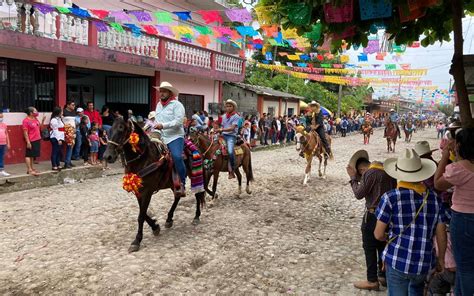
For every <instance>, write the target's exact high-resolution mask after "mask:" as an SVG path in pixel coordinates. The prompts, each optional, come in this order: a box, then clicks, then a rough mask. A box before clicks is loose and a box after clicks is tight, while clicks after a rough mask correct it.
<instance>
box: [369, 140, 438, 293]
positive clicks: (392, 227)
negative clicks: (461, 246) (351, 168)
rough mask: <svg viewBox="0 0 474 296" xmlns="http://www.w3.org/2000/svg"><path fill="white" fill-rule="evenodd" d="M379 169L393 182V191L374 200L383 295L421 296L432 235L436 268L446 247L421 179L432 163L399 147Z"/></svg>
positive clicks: (433, 167) (431, 196)
mask: <svg viewBox="0 0 474 296" xmlns="http://www.w3.org/2000/svg"><path fill="white" fill-rule="evenodd" d="M383 168H384V170H385V171H386V172H387V174H388V175H390V176H391V177H393V178H395V179H397V180H398V185H397V189H393V190H390V191H388V192H386V193H384V194H383V195H382V197H381V198H380V203H379V205H378V208H377V211H376V216H377V220H378V221H377V225H376V226H375V231H374V235H375V237H376V238H377V239H378V240H381V241H387V247H386V248H385V251H384V253H383V260H384V263H385V272H386V274H387V282H388V294H389V295H395V294H403V295H408V294H409V293H410V294H413V295H423V290H424V286H425V279H426V276H427V275H428V273H429V272H430V271H431V269H432V268H433V266H434V265H435V262H434V260H433V258H434V254H433V249H434V246H433V237H434V235H435V234H436V240H437V243H438V253H437V255H438V259H437V263H438V264H439V266H440V267H441V269H444V258H445V252H446V246H447V235H446V224H445V223H446V222H447V217H446V215H445V209H444V207H443V205H442V202H441V199H440V198H439V197H438V196H437V195H436V193H434V192H433V191H432V190H430V189H429V188H427V187H426V186H425V185H424V184H423V183H422V181H424V180H426V179H428V178H430V177H431V176H433V174H434V173H435V171H436V163H434V162H433V161H432V160H430V159H422V158H420V157H419V156H418V154H417V153H416V152H415V150H413V149H404V151H402V153H401V154H400V156H399V157H398V158H390V159H387V160H385V162H384V165H383ZM387 230H388V237H387V236H386V234H385V233H386V231H387ZM409 291H410V292H409Z"/></svg>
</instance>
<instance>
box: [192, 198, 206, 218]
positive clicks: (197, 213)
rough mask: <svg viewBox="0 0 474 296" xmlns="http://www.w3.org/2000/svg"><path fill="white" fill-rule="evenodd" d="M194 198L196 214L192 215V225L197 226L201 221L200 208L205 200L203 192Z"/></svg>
mask: <svg viewBox="0 0 474 296" xmlns="http://www.w3.org/2000/svg"><path fill="white" fill-rule="evenodd" d="M195 196H196V214H195V215H194V219H193V225H198V224H199V222H201V220H200V219H199V217H201V206H204V204H205V202H206V200H205V192H199V193H196V194H195Z"/></svg>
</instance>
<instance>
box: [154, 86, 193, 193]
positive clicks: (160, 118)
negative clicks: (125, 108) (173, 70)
mask: <svg viewBox="0 0 474 296" xmlns="http://www.w3.org/2000/svg"><path fill="white" fill-rule="evenodd" d="M154 88H155V89H157V90H159V92H160V101H159V102H158V104H157V105H156V111H155V122H156V124H155V126H154V128H155V129H157V130H160V131H161V139H162V140H163V142H164V143H165V144H166V145H167V146H168V149H169V151H170V153H171V157H172V159H173V164H174V167H175V170H176V172H177V173H178V174H179V178H180V180H181V187H180V190H179V191H178V194H179V195H180V196H181V197H184V196H186V193H185V184H186V166H185V164H184V160H183V151H184V127H183V123H184V116H185V110H184V106H183V104H181V102H180V101H178V100H177V98H176V97H177V96H178V94H179V92H178V90H177V89H176V88H174V87H173V86H172V85H171V84H170V83H169V82H162V83H161V85H160V86H159V87H156V86H154Z"/></svg>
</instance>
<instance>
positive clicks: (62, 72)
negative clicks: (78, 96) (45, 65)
mask: <svg viewBox="0 0 474 296" xmlns="http://www.w3.org/2000/svg"><path fill="white" fill-rule="evenodd" d="M66 69H67V66H66V59H65V58H58V59H57V63H56V85H55V104H56V106H59V107H64V105H66V96H67V90H66V83H67V82H66V81H67V78H66Z"/></svg>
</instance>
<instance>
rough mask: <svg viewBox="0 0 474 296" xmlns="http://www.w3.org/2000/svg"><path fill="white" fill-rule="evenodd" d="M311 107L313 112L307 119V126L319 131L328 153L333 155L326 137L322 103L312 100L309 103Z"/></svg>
mask: <svg viewBox="0 0 474 296" xmlns="http://www.w3.org/2000/svg"><path fill="white" fill-rule="evenodd" d="M308 106H310V107H311V111H312V112H311V113H310V114H309V115H310V116H309V118H307V119H306V122H307V124H308V125H307V127H310V128H311V131H315V132H316V133H318V135H319V138H320V139H321V143H323V146H324V149H325V150H326V153H327V154H328V155H331V154H332V152H331V147H330V146H329V143H328V140H327V138H326V130H325V129H324V117H323V113H322V112H321V105H319V103H318V102H315V101H312V102H311V103H309V105H308Z"/></svg>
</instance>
